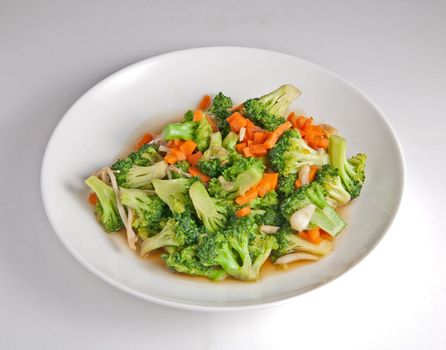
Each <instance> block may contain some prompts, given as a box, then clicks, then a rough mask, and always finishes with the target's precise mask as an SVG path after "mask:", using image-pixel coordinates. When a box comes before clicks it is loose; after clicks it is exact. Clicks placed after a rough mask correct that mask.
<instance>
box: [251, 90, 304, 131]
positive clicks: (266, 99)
mask: <svg viewBox="0 0 446 350" xmlns="http://www.w3.org/2000/svg"><path fill="white" fill-rule="evenodd" d="M299 96H300V91H299V90H298V89H297V88H295V87H294V86H292V85H282V86H281V87H279V88H278V89H277V90H274V91H273V92H271V93H269V94H267V95H265V96H262V97H260V98H252V99H249V100H247V101H246V102H244V103H243V114H244V115H245V116H246V117H248V118H249V119H251V120H252V121H253V122H254V124H256V125H259V126H261V127H262V128H264V129H266V130H268V131H273V130H275V129H276V128H277V127H278V126H279V125H280V124H283V123H285V119H284V118H283V116H282V115H283V114H284V113H285V112H286V110H287V109H288V106H289V105H290V104H291V102H292V101H293V100H295V99H296V98H297V97H299Z"/></svg>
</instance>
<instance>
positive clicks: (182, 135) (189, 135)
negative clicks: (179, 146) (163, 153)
mask: <svg viewBox="0 0 446 350" xmlns="http://www.w3.org/2000/svg"><path fill="white" fill-rule="evenodd" d="M211 134H212V126H211V125H210V124H209V122H208V120H207V118H202V119H201V120H200V121H199V122H194V121H185V122H182V123H170V124H167V125H166V126H165V127H164V129H163V138H164V139H165V140H167V141H170V140H194V141H195V142H196V143H197V147H198V149H199V150H200V151H202V152H203V151H204V150H206V149H207V148H208V147H209V139H210V136H211Z"/></svg>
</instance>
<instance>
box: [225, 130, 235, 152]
mask: <svg viewBox="0 0 446 350" xmlns="http://www.w3.org/2000/svg"><path fill="white" fill-rule="evenodd" d="M238 138H239V137H238V135H237V134H236V133H233V132H232V131H231V132H230V133H229V134H228V135H226V137H225V138H224V140H223V147H224V148H226V149H227V150H228V151H234V150H235V145H236V144H237V142H238Z"/></svg>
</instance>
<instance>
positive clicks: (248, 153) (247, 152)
mask: <svg viewBox="0 0 446 350" xmlns="http://www.w3.org/2000/svg"><path fill="white" fill-rule="evenodd" d="M243 155H244V156H245V157H246V158H248V157H252V156H253V154H252V153H251V151H250V150H249V147H248V146H246V147H245V148H243Z"/></svg>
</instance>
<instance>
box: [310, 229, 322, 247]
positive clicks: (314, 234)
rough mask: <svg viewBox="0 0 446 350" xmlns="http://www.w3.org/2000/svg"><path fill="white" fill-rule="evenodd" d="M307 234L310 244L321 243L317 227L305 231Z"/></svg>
mask: <svg viewBox="0 0 446 350" xmlns="http://www.w3.org/2000/svg"><path fill="white" fill-rule="evenodd" d="M307 234H308V237H309V238H310V240H311V241H310V242H312V243H314V244H319V243H321V240H322V238H321V236H320V234H319V227H315V228H312V229H310V230H307Z"/></svg>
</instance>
